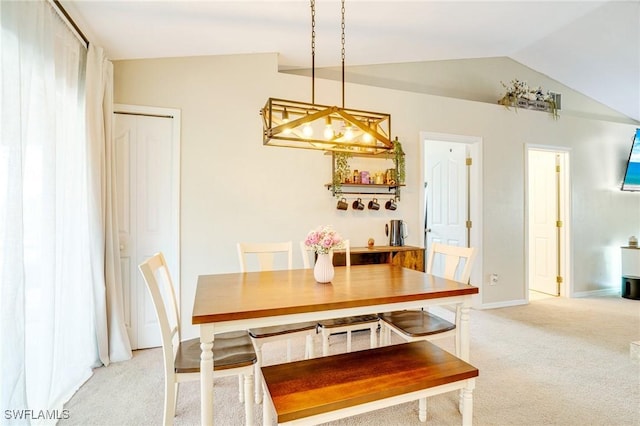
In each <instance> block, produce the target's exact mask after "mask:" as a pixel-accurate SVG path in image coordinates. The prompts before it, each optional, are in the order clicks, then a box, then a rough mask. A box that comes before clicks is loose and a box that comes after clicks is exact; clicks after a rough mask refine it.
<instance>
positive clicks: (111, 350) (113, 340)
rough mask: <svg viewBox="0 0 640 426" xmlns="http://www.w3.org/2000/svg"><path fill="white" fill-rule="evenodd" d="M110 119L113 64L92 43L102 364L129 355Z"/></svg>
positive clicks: (91, 161)
mask: <svg viewBox="0 0 640 426" xmlns="http://www.w3.org/2000/svg"><path fill="white" fill-rule="evenodd" d="M112 117H113V64H112V63H111V62H110V61H109V60H107V58H106V57H105V54H104V51H103V49H101V48H99V47H95V46H94V45H93V44H91V45H89V53H88V58H87V147H88V150H87V154H88V157H87V159H88V161H87V164H88V165H89V167H88V170H87V172H88V173H87V175H88V181H89V188H90V191H89V192H90V194H91V197H90V199H89V231H90V238H91V270H92V273H93V286H94V289H95V293H94V301H95V302H94V303H95V305H96V336H97V343H98V352H99V356H100V361H101V362H102V363H103V364H104V365H109V362H116V361H123V360H127V359H129V358H131V345H130V343H129V336H128V335H127V330H126V328H125V322H124V312H123V303H122V301H123V294H122V291H123V290H122V275H121V271H120V248H119V242H118V241H119V238H118V221H117V219H118V218H117V210H116V200H117V197H116V182H115V167H116V164H115V147H114V144H113V139H112V135H111V128H112Z"/></svg>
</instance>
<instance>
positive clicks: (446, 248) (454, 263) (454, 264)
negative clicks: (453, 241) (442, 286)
mask: <svg viewBox="0 0 640 426" xmlns="http://www.w3.org/2000/svg"><path fill="white" fill-rule="evenodd" d="M436 255H439V256H440V257H441V259H442V260H443V265H442V266H443V271H442V276H443V278H447V279H450V280H456V279H457V281H460V282H462V283H468V282H469V277H470V276H471V268H473V261H474V260H475V258H476V250H475V248H473V247H469V248H467V247H457V246H450V245H446V244H442V243H432V244H431V250H430V251H429V257H428V258H427V273H428V274H431V273H432V271H433V264H434V262H435V259H436ZM463 259H464V268H463V269H462V271H461V272H460V274H459V278H456V272H457V271H458V267H459V266H460V263H461V260H463Z"/></svg>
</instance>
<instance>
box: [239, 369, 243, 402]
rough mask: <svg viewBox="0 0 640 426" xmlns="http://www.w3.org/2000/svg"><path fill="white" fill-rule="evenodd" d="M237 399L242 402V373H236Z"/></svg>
mask: <svg viewBox="0 0 640 426" xmlns="http://www.w3.org/2000/svg"><path fill="white" fill-rule="evenodd" d="M238 400H239V401H240V404H242V403H243V402H244V390H243V380H242V374H238Z"/></svg>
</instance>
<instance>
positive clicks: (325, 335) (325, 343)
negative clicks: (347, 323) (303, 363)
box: [322, 327, 331, 356]
mask: <svg viewBox="0 0 640 426" xmlns="http://www.w3.org/2000/svg"><path fill="white" fill-rule="evenodd" d="M330 337H331V333H330V332H329V330H327V329H326V328H325V327H322V356H327V355H329V338H330Z"/></svg>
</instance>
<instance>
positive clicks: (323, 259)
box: [313, 253, 334, 284]
mask: <svg viewBox="0 0 640 426" xmlns="http://www.w3.org/2000/svg"><path fill="white" fill-rule="evenodd" d="M333 274H334V270H333V261H332V259H331V256H329V254H328V253H324V254H323V253H320V254H318V258H317V259H316V265H315V266H314V267H313V277H314V278H315V279H316V281H317V282H319V283H322V284H324V283H329V282H331V280H332V279H333Z"/></svg>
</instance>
